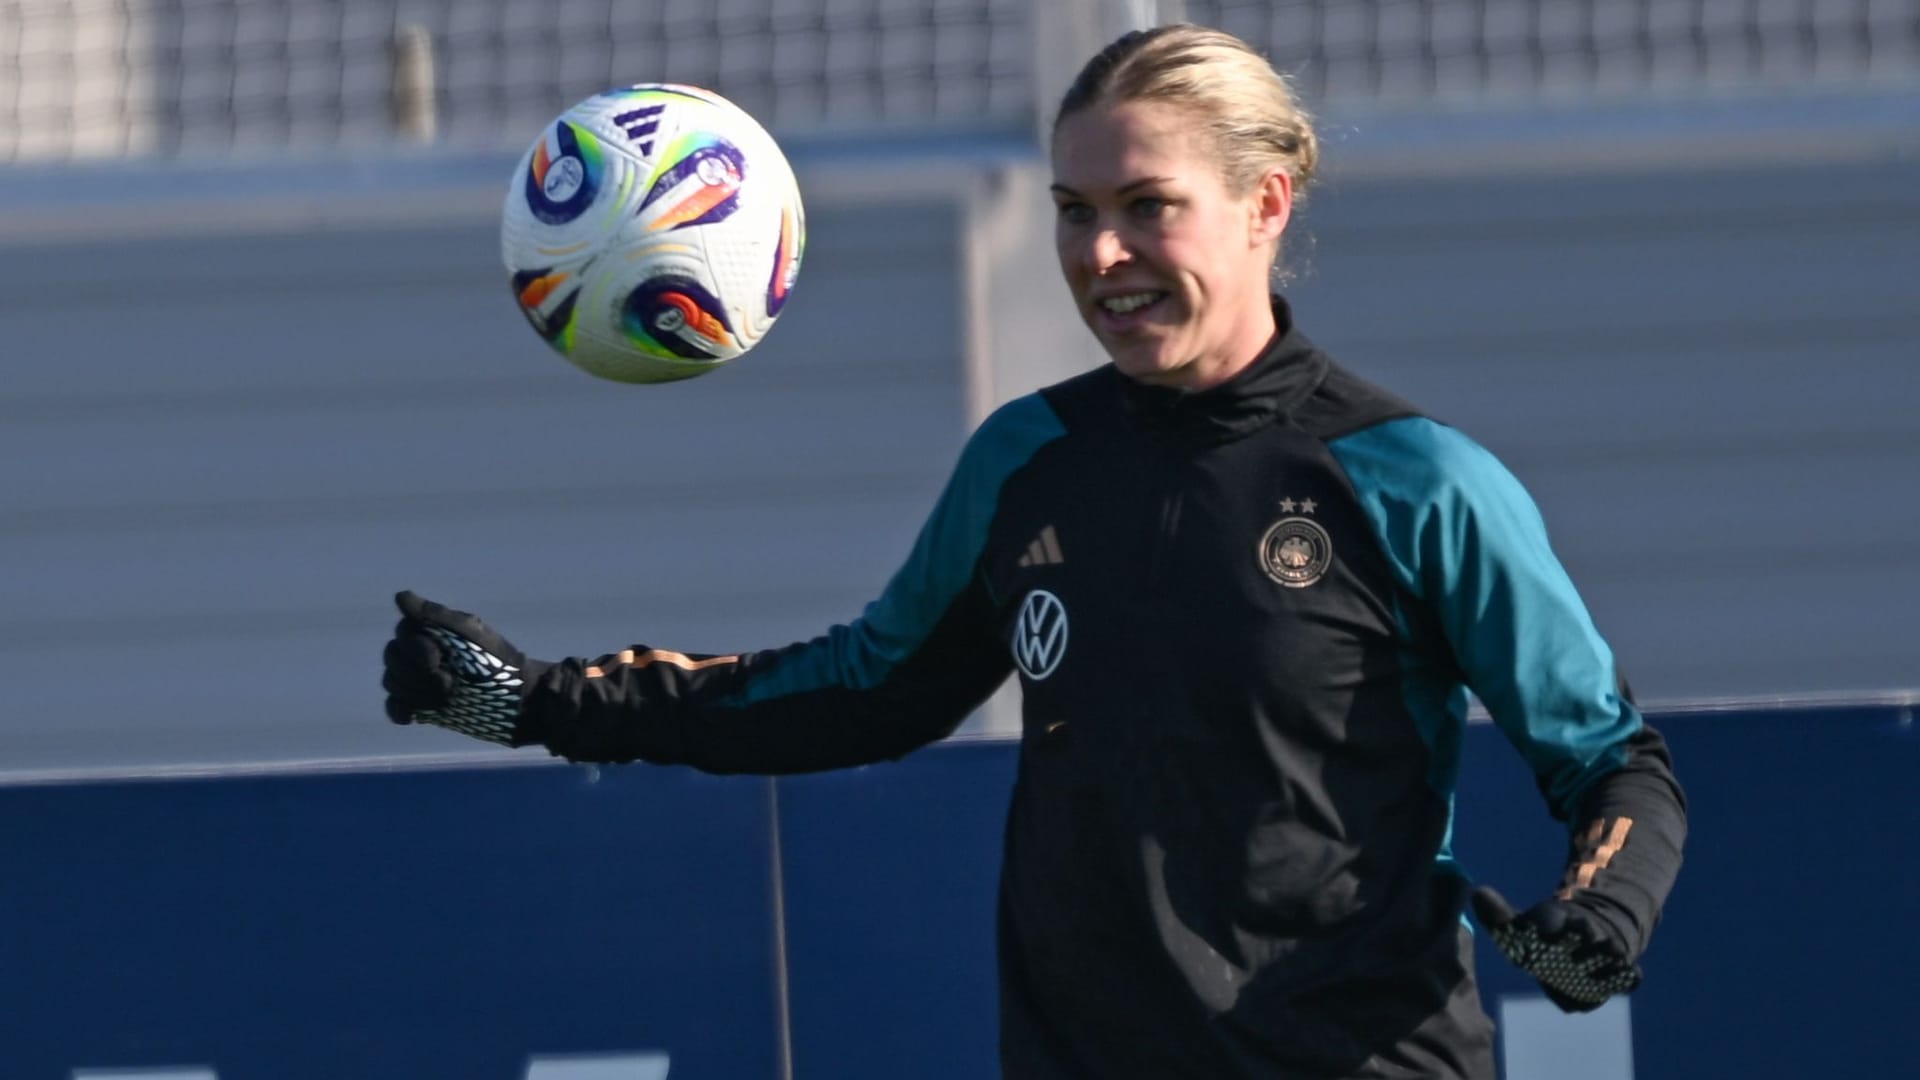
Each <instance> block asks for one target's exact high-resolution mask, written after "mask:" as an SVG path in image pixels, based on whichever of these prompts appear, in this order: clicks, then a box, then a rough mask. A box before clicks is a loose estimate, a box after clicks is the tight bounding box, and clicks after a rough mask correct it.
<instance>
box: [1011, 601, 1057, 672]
mask: <svg viewBox="0 0 1920 1080" xmlns="http://www.w3.org/2000/svg"><path fill="white" fill-rule="evenodd" d="M1066 655H1067V606H1066V605H1065V604H1062V603H1061V602H1060V598H1059V597H1057V596H1055V595H1053V594H1052V593H1050V592H1048V591H1047V590H1045V589H1035V590H1033V591H1032V592H1030V593H1028V594H1027V599H1026V601H1025V602H1024V603H1022V604H1021V605H1020V617H1019V618H1018V619H1017V620H1016V621H1015V622H1014V625H1013V662H1014V663H1016V664H1019V665H1020V670H1021V671H1023V672H1025V673H1026V676H1027V678H1029V679H1032V680H1034V681H1035V682H1038V681H1040V680H1041V679H1044V678H1046V677H1047V676H1049V675H1051V674H1053V673H1054V670H1055V669H1057V668H1058V667H1059V666H1060V661H1061V659H1062V658H1063V657H1065V656H1066Z"/></svg>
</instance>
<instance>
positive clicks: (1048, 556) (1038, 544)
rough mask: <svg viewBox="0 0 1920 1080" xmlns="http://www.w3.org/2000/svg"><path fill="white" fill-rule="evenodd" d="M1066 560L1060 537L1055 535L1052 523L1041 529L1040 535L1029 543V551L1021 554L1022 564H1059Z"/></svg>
mask: <svg viewBox="0 0 1920 1080" xmlns="http://www.w3.org/2000/svg"><path fill="white" fill-rule="evenodd" d="M1066 561H1067V560H1066V559H1065V557H1063V556H1062V555H1061V554H1060V538H1059V537H1058V536H1056V535H1054V532H1053V526H1051V525H1049V526H1047V527H1046V528H1044V529H1041V530H1040V535H1039V536H1037V537H1034V540H1033V543H1031V544H1028V545H1027V553H1026V554H1025V555H1022V556H1020V565H1021V566H1059V565H1060V564H1061V563H1063V562H1066Z"/></svg>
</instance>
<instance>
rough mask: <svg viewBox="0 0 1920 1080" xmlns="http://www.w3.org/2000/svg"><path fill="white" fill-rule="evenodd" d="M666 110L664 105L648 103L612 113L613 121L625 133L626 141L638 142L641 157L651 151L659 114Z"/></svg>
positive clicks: (658, 123) (658, 127) (657, 129)
mask: <svg viewBox="0 0 1920 1080" xmlns="http://www.w3.org/2000/svg"><path fill="white" fill-rule="evenodd" d="M666 111H667V107H666V106H665V105H648V106H646V107H644V108H639V109H631V110H629V111H627V112H623V113H617V114H615V115H614V118H613V122H614V123H616V124H618V125H620V130H622V131H624V132H626V133H627V141H628V142H637V143H639V144H640V145H639V147H638V149H639V151H640V155H641V156H642V157H646V156H648V155H650V154H652V153H653V134H654V132H656V131H659V130H660V114H661V113H663V112H666Z"/></svg>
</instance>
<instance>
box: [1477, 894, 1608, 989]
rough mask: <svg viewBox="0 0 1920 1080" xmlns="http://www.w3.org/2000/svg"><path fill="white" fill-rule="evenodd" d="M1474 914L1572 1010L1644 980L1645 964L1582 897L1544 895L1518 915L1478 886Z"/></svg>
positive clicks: (1515, 961) (1519, 965) (1543, 986)
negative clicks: (1546, 897) (1630, 953)
mask: <svg viewBox="0 0 1920 1080" xmlns="http://www.w3.org/2000/svg"><path fill="white" fill-rule="evenodd" d="M1473 913H1474V914H1475V915H1477V916H1479V918H1480V922H1481V924H1482V925H1483V926H1485V927H1486V928H1487V933H1488V934H1489V935H1491V936H1492V938H1493V943H1494V944H1495V945H1497V946H1499V947H1500V951H1501V952H1502V953H1504V954H1506V957H1507V959H1508V960H1511V961H1513V964H1514V966H1515V967H1517V968H1519V969H1520V970H1522V971H1524V972H1526V973H1527V974H1529V975H1531V976H1533V977H1534V979H1535V980H1536V981H1538V982H1539V983H1540V988H1541V989H1543V990H1545V991H1546V992H1547V998H1548V999H1549V1000H1550V1001H1552V1002H1553V1003H1554V1004H1555V1005H1558V1006H1560V1008H1561V1009H1562V1010H1564V1011H1566V1012H1589V1011H1591V1010H1593V1009H1597V1008H1599V1007H1600V1006H1601V1005H1603V1004H1605V1003H1606V1000H1607V999H1608V998H1610V997H1612V996H1613V995H1615V994H1625V993H1628V992H1629V991H1631V990H1633V988H1634V987H1636V986H1639V985H1640V979H1641V977H1642V976H1641V972H1640V968H1639V965H1637V964H1635V963H1634V962H1633V960H1632V958H1631V957H1629V956H1628V955H1627V949H1626V946H1625V945H1624V944H1623V943H1622V942H1621V940H1620V937H1619V935H1618V934H1616V933H1615V932H1614V930H1613V928H1612V927H1611V926H1609V925H1608V924H1607V922H1606V920H1604V919H1602V918H1600V917H1598V916H1596V915H1595V914H1594V913H1593V912H1592V911H1590V910H1588V909H1587V908H1586V907H1583V906H1582V905H1581V904H1580V903H1579V902H1578V900H1543V901H1541V902H1540V903H1538V904H1535V905H1534V906H1532V907H1530V908H1528V909H1527V910H1525V911H1523V912H1521V913H1519V914H1518V915H1516V914H1514V911H1513V907H1512V906H1511V905H1509V904H1508V903H1507V901H1506V899H1505V898H1504V897H1502V896H1501V895H1500V894H1499V893H1497V892H1495V891H1493V890H1492V889H1490V888H1487V887H1486V886H1484V885H1483V886H1481V887H1480V888H1478V889H1475V890H1474V891H1473Z"/></svg>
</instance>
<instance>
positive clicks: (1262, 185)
mask: <svg viewBox="0 0 1920 1080" xmlns="http://www.w3.org/2000/svg"><path fill="white" fill-rule="evenodd" d="M1250 211H1251V214H1252V219H1251V222H1250V224H1251V225H1252V226H1253V229H1252V235H1251V236H1250V237H1249V239H1251V240H1252V241H1253V244H1254V246H1256V247H1270V246H1272V245H1274V244H1278V243H1279V242H1280V234H1281V233H1283V232H1286V231H1287V222H1288V220H1289V219H1291V218H1292V216H1293V177H1291V176H1288V175H1287V173H1286V170H1284V169H1269V170H1267V174H1266V175H1265V176H1263V177H1261V178H1260V182H1259V183H1257V184H1255V185H1254V188H1253V204H1252V206H1251V207H1250Z"/></svg>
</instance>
